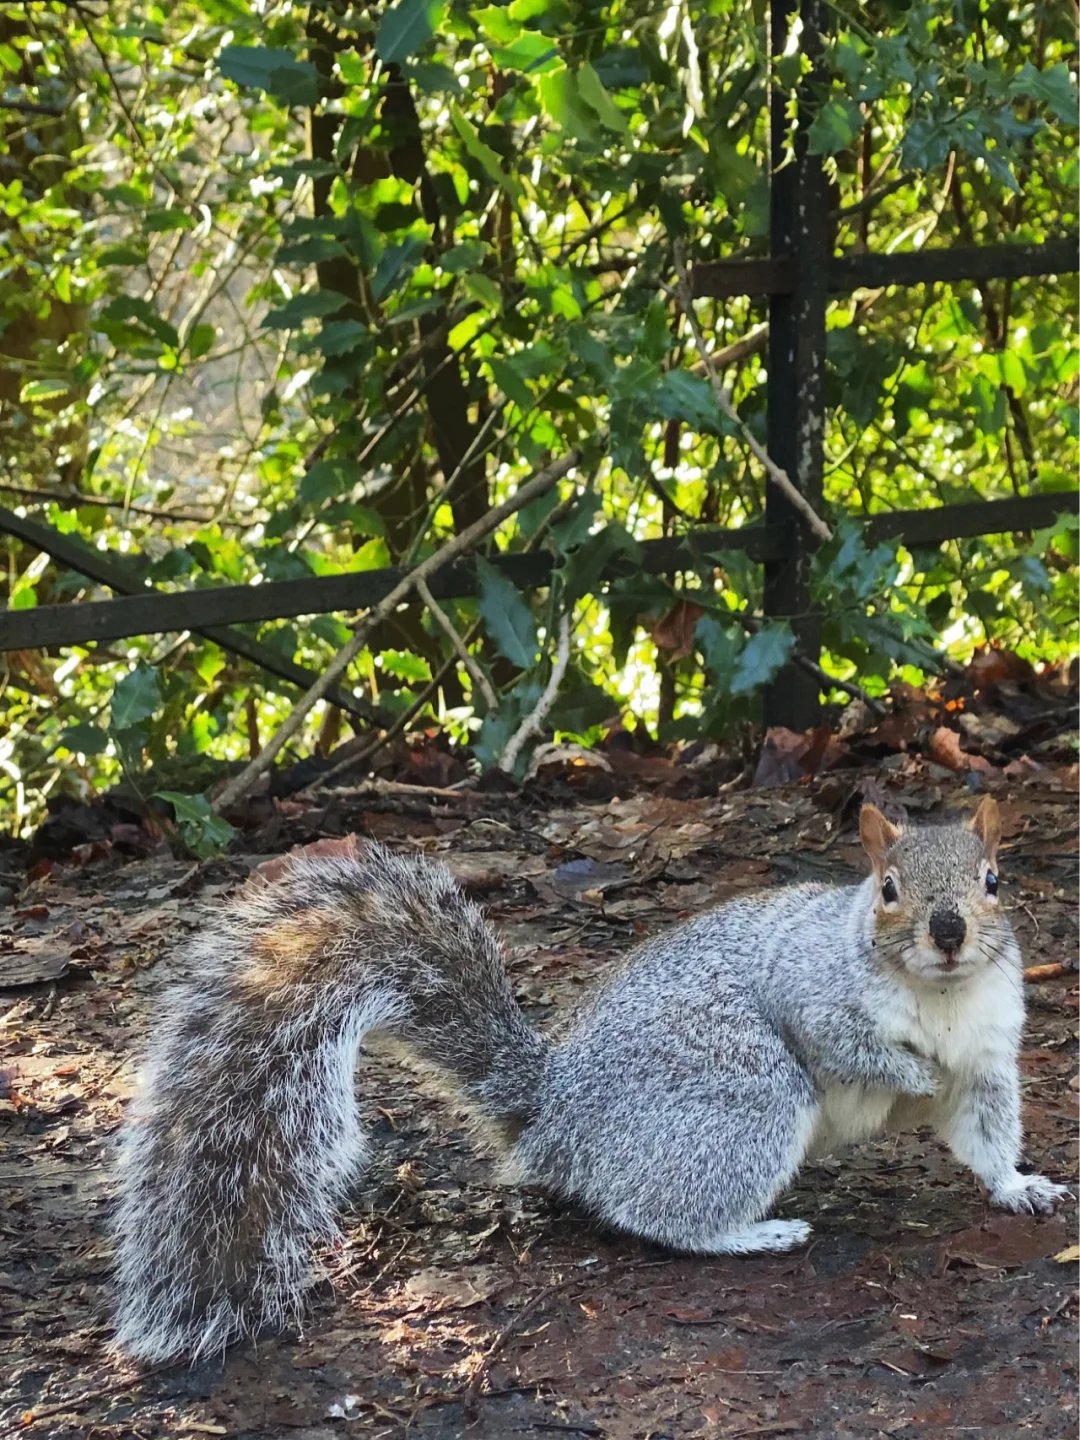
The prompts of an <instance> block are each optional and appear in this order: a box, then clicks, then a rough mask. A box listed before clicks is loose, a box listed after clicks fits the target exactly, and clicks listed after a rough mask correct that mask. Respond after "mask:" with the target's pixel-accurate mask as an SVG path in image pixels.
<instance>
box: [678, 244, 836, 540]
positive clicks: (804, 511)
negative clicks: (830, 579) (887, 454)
mask: <svg viewBox="0 0 1080 1440" xmlns="http://www.w3.org/2000/svg"><path fill="white" fill-rule="evenodd" d="M674 259H675V273H676V274H677V275H678V277H679V283H678V287H677V295H678V299H679V304H680V305H681V306H682V309H683V313H684V314H685V315H686V318H687V320H688V321H689V323H690V329H691V331H692V333H693V336H694V344H695V345H696V346H697V349H698V353H699V354H700V356H701V359H702V363H703V364H704V366H705V371H706V373H707V374H708V376H709V380H710V382H711V384H712V388H713V393H714V394H715V395H716V400H717V404H718V405H719V406H720V409H721V410H722V411H723V413H724V414H725V415H726V416H727V418H728V419H729V420H730V421H731V423H732V424H733V425H735V426H737V427H738V430H739V433H740V434H741V435H742V437H743V439H744V441H745V442H746V444H747V446H748V447H749V449H750V451H751V453H752V454H753V455H755V456H756V457H757V459H758V460H760V462H761V464H762V465H763V466H764V467H765V474H766V475H767V476H768V477H769V479H770V480H771V481H772V483H773V484H774V485H775V486H776V487H777V489H779V490H782V491H783V492H784V494H785V495H786V496H787V498H788V500H789V501H790V502H791V504H792V505H793V506H794V507H795V509H796V510H798V512H799V514H800V515H801V516H802V517H803V519H804V520H805V521H806V523H807V525H808V526H809V527H810V529H811V530H812V531H813V532H814V534H815V535H816V536H817V537H818V539H819V540H831V539H832V531H831V530H830V529H829V527H828V525H826V524H825V521H824V520H822V518H821V516H820V515H818V513H817V511H816V510H815V509H814V507H813V506H812V505H811V504H810V502H809V500H807V498H806V496H805V495H804V494H803V493H802V491H801V490H799V489H798V488H797V487H796V486H795V485H794V484H793V483H792V480H791V477H790V476H789V475H788V473H787V471H786V470H782V469H781V468H780V466H779V465H777V463H776V461H775V460H774V459H773V458H772V457H771V456H770V455H769V453H768V451H767V450H766V449H765V447H764V445H762V444H761V442H760V441H759V440H758V439H757V437H756V436H755V435H754V433H753V432H752V431H751V429H750V428H749V426H748V425H747V424H746V422H745V421H744V420H743V418H742V416H741V415H740V414H739V412H738V410H736V408H735V403H734V401H733V400H732V398H731V392H730V390H728V389H727V387H726V386H725V385H724V384H723V382H722V381H721V380H720V377H719V376H718V375H717V373H716V369H715V366H714V364H713V357H712V356H711V355H710V353H709V347H708V346H707V344H706V343H705V337H704V336H703V335H702V333H701V327H700V326H699V325H698V322H697V316H696V315H695V313H694V301H693V296H692V293H691V290H690V281H689V279H688V277H687V274H686V265H685V263H684V260H683V256H682V250H681V247H680V246H679V245H676V246H675V252H674Z"/></svg>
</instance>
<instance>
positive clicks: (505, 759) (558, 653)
mask: <svg viewBox="0 0 1080 1440" xmlns="http://www.w3.org/2000/svg"><path fill="white" fill-rule="evenodd" d="M569 663H570V616H569V615H568V614H563V615H561V616H560V617H559V642H558V645H557V646H556V649H555V659H554V660H553V661H552V665H551V675H550V677H549V678H548V683H547V684H546V685H545V686H544V693H543V694H542V695H541V696H540V699H539V700H538V701H537V702H536V707H535V709H533V711H532V712H531V713H530V714H528V715H526V717H525V719H524V720H523V721H522V722H521V724H520V726H519V727H518V728H517V730H515V731H514V733H513V735H511V737H510V739H509V740H508V741H507V744H506V749H505V750H504V751H503V753H502V755H501V756H500V757H499V769H500V770H502V771H503V773H504V774H506V775H511V774H513V770H514V766H515V765H516V764H517V761H518V756H519V755H520V754H521V752H522V750H523V749H524V747H525V743H526V741H527V740H528V739H529V737H530V736H531V735H538V734H539V733H540V729H541V726H542V725H543V723H544V721H545V720H546V719H547V714H548V711H549V710H550V709H551V707H552V705H554V704H555V697H556V696H557V695H558V693H559V686H560V685H561V684H562V682H563V676H564V675H565V674H566V667H567V665H568V664H569Z"/></svg>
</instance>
